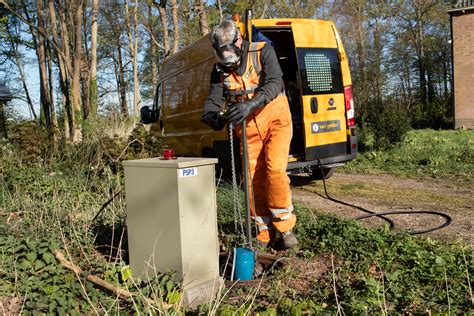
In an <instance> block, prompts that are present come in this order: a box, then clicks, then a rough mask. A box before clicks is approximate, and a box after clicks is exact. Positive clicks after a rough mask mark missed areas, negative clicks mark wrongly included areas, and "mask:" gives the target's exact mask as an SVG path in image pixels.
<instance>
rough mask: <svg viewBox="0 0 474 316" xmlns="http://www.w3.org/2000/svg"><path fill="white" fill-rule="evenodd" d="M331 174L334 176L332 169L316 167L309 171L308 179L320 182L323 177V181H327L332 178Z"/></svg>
mask: <svg viewBox="0 0 474 316" xmlns="http://www.w3.org/2000/svg"><path fill="white" fill-rule="evenodd" d="M333 174H334V168H322V169H320V168H318V167H316V168H313V169H311V174H310V177H311V179H313V180H322V179H323V176H324V179H329V178H330V177H332V175H333Z"/></svg>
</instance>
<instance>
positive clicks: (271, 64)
mask: <svg viewBox="0 0 474 316" xmlns="http://www.w3.org/2000/svg"><path fill="white" fill-rule="evenodd" d="M248 50H249V42H248V41H246V40H243V41H242V63H241V64H240V66H239V68H237V69H236V70H235V72H236V73H237V75H239V76H242V75H243V74H244V72H245V70H246V69H247V62H248V60H249V58H248V56H247V55H248ZM260 63H261V66H262V71H261V73H260V78H259V85H258V88H257V89H256V90H255V93H259V94H263V95H264V96H265V104H268V103H270V102H271V101H272V100H273V99H275V98H276V97H277V96H278V94H279V93H280V92H281V90H282V86H283V79H282V76H283V72H282V71H281V68H280V64H279V63H278V59H277V56H276V53H275V50H274V49H273V47H272V46H271V45H264V46H263V48H262V49H261V52H260ZM225 71H226V69H225V68H224V67H223V66H222V65H220V64H215V65H214V67H213V69H212V73H211V88H210V91H209V95H208V97H207V99H206V101H205V102H204V114H203V116H202V119H201V121H202V122H204V123H206V124H209V125H211V127H212V128H213V129H215V130H219V129H222V128H223V127H224V124H225V122H219V119H218V113H219V112H220V111H222V110H223V109H224V105H225V103H226V91H225V89H224V84H223V82H222V73H223V72H225Z"/></svg>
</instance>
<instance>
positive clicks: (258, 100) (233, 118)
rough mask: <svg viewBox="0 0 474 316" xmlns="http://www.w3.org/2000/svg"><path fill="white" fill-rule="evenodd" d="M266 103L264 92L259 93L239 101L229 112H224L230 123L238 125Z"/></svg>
mask: <svg viewBox="0 0 474 316" xmlns="http://www.w3.org/2000/svg"><path fill="white" fill-rule="evenodd" d="M264 105H265V96H264V95H263V94H258V95H256V96H254V97H253V98H252V99H250V100H247V101H244V102H240V103H237V104H236V105H234V106H233V107H231V108H230V109H229V110H228V111H227V112H225V113H224V119H225V120H227V121H228V122H229V124H232V125H233V126H236V125H238V124H240V123H242V122H243V121H244V120H245V119H246V118H247V116H249V115H250V114H252V113H253V112H254V111H255V110H257V109H259V108H261V107H263V106H264Z"/></svg>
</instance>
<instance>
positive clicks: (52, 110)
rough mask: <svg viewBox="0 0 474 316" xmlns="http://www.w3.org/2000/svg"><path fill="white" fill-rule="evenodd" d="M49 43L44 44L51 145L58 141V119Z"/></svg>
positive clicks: (51, 52)
mask: <svg viewBox="0 0 474 316" xmlns="http://www.w3.org/2000/svg"><path fill="white" fill-rule="evenodd" d="M48 43H49V42H46V44H47V45H46V47H47V50H46V52H47V53H48V54H47V61H48V77H49V95H50V96H51V106H50V113H51V135H52V140H53V143H54V144H56V142H57V140H58V131H59V129H58V119H57V117H56V105H55V104H54V86H53V79H52V78H53V63H52V55H53V51H52V48H51V47H50V45H49V44H48Z"/></svg>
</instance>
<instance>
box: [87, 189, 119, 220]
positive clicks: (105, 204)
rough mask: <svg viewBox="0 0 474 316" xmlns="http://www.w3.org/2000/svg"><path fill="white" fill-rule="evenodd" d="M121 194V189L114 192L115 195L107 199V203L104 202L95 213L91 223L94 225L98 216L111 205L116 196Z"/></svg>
mask: <svg viewBox="0 0 474 316" xmlns="http://www.w3.org/2000/svg"><path fill="white" fill-rule="evenodd" d="M121 192H122V189H120V190H119V191H118V192H115V194H114V195H113V196H112V197H111V198H110V199H109V200H107V202H105V203H104V204H103V205H102V206H101V208H100V209H99V211H98V212H97V214H95V216H94V218H93V219H92V221H91V222H92V223H94V222H95V221H96V220H97V218H98V217H99V216H100V214H102V212H103V211H104V210H105V208H106V207H107V206H109V204H110V203H112V201H113V200H114V199H115V198H116V197H117V195H119V194H120V193H121Z"/></svg>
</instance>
